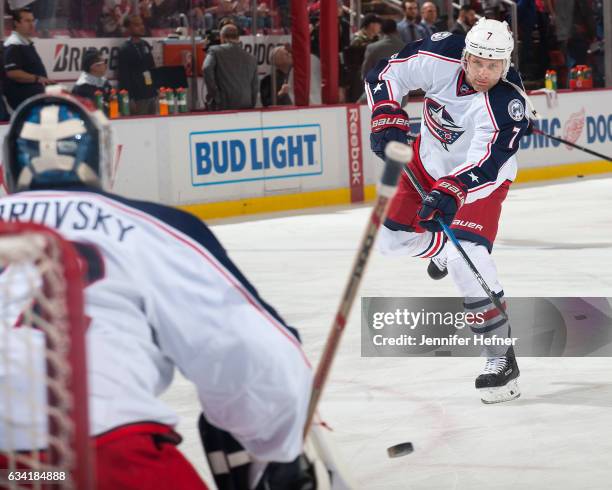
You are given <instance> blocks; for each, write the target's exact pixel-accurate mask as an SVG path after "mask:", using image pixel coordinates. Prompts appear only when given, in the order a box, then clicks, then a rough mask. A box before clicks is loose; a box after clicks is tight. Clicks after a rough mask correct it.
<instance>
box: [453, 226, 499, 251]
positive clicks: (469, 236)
mask: <svg viewBox="0 0 612 490" xmlns="http://www.w3.org/2000/svg"><path fill="white" fill-rule="evenodd" d="M451 229H452V230H453V232H454V233H455V237H456V238H457V240H465V241H466V242H474V243H478V244H479V245H483V246H485V247H486V248H487V250H488V251H489V253H491V251H492V250H493V244H492V243H491V242H490V241H489V240H487V239H486V238H485V237H483V236H481V235H477V234H476V233H472V232H470V231H466V230H461V229H458V228H453V226H452V225H451Z"/></svg>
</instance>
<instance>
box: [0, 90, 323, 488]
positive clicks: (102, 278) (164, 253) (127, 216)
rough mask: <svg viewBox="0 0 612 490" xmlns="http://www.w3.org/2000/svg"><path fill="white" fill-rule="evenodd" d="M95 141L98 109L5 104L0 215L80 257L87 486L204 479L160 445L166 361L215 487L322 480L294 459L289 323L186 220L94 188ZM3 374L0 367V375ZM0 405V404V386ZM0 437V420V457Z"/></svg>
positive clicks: (166, 439) (184, 483) (166, 431)
mask: <svg viewBox="0 0 612 490" xmlns="http://www.w3.org/2000/svg"><path fill="white" fill-rule="evenodd" d="M110 154H111V138H110V131H109V125H108V121H106V118H104V116H103V115H102V114H101V113H100V112H99V111H93V110H91V109H90V108H89V107H87V106H86V105H84V103H81V102H80V101H78V100H77V99H74V98H72V97H70V96H67V95H64V94H61V93H56V94H52V95H50V94H46V95H45V94H43V95H40V96H36V97H34V98H32V99H29V100H28V101H27V102H25V103H24V104H23V105H22V106H21V107H20V108H19V109H18V110H17V111H16V113H15V114H14V115H13V119H12V122H11V126H10V129H9V132H8V134H7V136H6V139H5V145H4V169H5V180H6V185H7V187H8V190H9V192H10V195H8V196H6V197H4V198H2V199H0V219H2V220H4V221H33V222H38V223H43V224H45V225H47V226H49V227H51V228H55V229H57V230H58V231H59V232H60V233H61V234H62V235H63V236H64V237H66V238H67V239H68V240H70V241H71V242H73V243H74V244H75V247H76V248H77V250H78V251H79V252H80V253H81V254H82V258H83V260H84V261H85V262H86V263H87V266H88V267H87V286H86V289H85V302H86V304H85V306H86V310H85V311H86V315H87V317H88V319H89V325H88V331H87V348H88V378H89V381H88V382H89V387H90V402H89V403H90V427H91V434H92V436H94V437H95V439H94V440H95V447H96V473H97V488H98V489H104V490H106V489H108V490H111V489H112V490H129V489H134V490H135V489H170V488H176V489H190V490H198V489H205V488H206V485H205V484H204V482H202V481H201V479H200V478H199V476H198V474H197V473H196V471H195V470H194V469H193V467H192V466H191V465H190V464H189V463H188V462H187V460H186V459H185V458H184V457H183V456H182V454H181V453H180V452H179V451H178V450H177V449H176V448H175V445H176V444H178V442H180V436H179V435H178V434H177V433H176V432H175V431H174V429H173V427H174V426H175V424H176V423H177V415H176V413H175V412H174V411H173V410H172V409H171V408H170V407H169V406H168V405H166V404H165V403H164V402H162V401H161V400H160V399H159V395H161V394H162V393H163V392H164V391H165V390H166V389H167V388H168V386H169V385H170V383H171V381H172V377H173V372H174V369H175V368H178V369H179V370H180V371H181V373H182V374H183V375H184V376H185V377H186V378H187V379H189V380H190V381H192V382H193V384H194V385H195V387H196V388H197V392H198V396H199V400H200V403H201V408H202V412H203V414H204V416H205V418H202V419H201V420H200V428H201V429H202V430H203V432H204V436H203V439H204V442H205V445H206V446H208V443H210V445H211V447H206V449H207V451H208V452H213V451H214V452H216V454H217V458H216V460H211V467H212V471H213V473H214V474H215V478H216V479H217V478H218V479H217V483H218V484H219V485H220V488H223V486H224V485H226V486H225V488H235V489H242V488H255V487H257V488H258V489H263V488H266V489H279V490H280V489H286V488H287V489H288V488H295V489H306V488H314V486H315V485H317V484H318V485H319V488H323V486H322V485H323V483H322V482H321V481H319V483H316V482H315V478H316V477H315V473H316V472H315V470H314V466H313V464H312V462H313V460H312V458H311V459H308V458H305V457H304V456H303V436H302V433H303V429H304V423H305V418H306V411H307V406H308V401H309V396H310V389H311V382H312V370H311V366H310V364H309V362H308V359H307V358H306V356H305V354H304V352H303V351H302V348H301V344H300V340H299V337H298V335H297V332H296V330H294V329H293V328H291V327H289V326H287V324H286V323H285V322H284V321H283V319H282V318H281V317H280V316H279V314H278V313H277V312H276V311H275V310H274V309H273V308H272V307H271V306H270V305H268V304H267V303H266V302H265V301H264V300H263V299H262V298H261V297H260V296H259V295H258V293H257V291H256V290H255V288H254V287H253V286H252V285H251V284H250V283H249V282H248V280H247V279H246V278H245V277H244V276H243V275H242V273H241V272H240V271H239V270H238V268H237V267H236V266H235V265H234V264H233V262H232V261H231V260H230V258H229V257H228V255H227V254H226V252H225V250H224V249H223V247H222V246H221V244H220V243H219V242H218V241H217V239H216V238H215V236H214V235H213V234H212V232H211V231H210V230H209V229H208V228H207V227H206V226H205V225H204V224H203V223H202V222H201V221H199V220H198V219H196V218H195V217H194V216H192V215H190V214H187V213H185V212H182V211H180V210H177V209H173V208H170V207H166V206H162V205H158V204H153V203H149V202H141V201H134V200H129V199H125V198H122V197H119V196H116V195H112V194H109V193H107V192H105V191H104V189H105V187H106V185H107V183H108V182H109V172H110V162H109V158H110ZM0 277H1V275H0ZM1 347H2V346H1V345H0V350H1ZM6 376H8V373H3V372H2V371H1V370H0V385H2V383H7V382H8V381H7V380H6V379H5V377H6ZM24 382H27V381H24ZM24 389H34V388H33V387H27V386H26V387H24ZM0 413H2V414H3V417H4V416H5V415H6V414H7V413H9V412H8V408H7V407H3V399H0ZM3 422H7V419H5V420H3ZM39 422H40V423H41V424H42V423H44V418H41V421H39ZM9 423H10V421H9ZM193 423H194V425H195V424H196V421H195V420H194V421H193ZM0 425H1V424H0ZM41 432H43V433H44V431H42V430H41ZM20 437H22V439H20V441H21V442H20V446H21V447H20V448H19V449H22V450H24V451H27V450H31V449H36V448H33V447H31V444H30V443H29V440H28V433H27V431H26V433H24V434H22V435H21V436H20ZM2 441H3V433H2V429H1V428H0V463H1V462H2V446H3V443H2ZM224 452H225V453H227V452H232V453H233V454H232V456H233V459H232V462H233V463H234V464H231V465H229V467H228V465H224V464H215V462H216V463H223V462H224V461H226V460H225V459H224V457H223V453H224ZM219 455H221V457H219ZM0 467H2V466H0ZM262 473H263V476H262ZM325 473H327V472H325ZM325 477H326V478H327V476H325ZM230 480H232V481H230ZM231 485H234V486H231Z"/></svg>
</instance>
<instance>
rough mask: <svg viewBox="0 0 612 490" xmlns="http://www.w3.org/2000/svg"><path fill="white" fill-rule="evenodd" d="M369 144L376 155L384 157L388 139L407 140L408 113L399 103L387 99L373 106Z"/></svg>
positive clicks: (405, 141)
mask: <svg viewBox="0 0 612 490" xmlns="http://www.w3.org/2000/svg"><path fill="white" fill-rule="evenodd" d="M373 109H374V110H373V111H372V125H371V130H372V133H371V134H370V146H371V147H372V151H373V152H374V153H376V155H377V156H379V157H380V158H382V159H383V160H384V159H385V146H387V143H389V142H390V141H399V142H400V143H404V144H405V143H407V142H408V131H409V130H410V123H409V121H408V114H406V111H404V110H403V109H402V108H401V107H400V105H399V104H398V103H397V102H395V101H393V100H388V101H385V102H379V103H377V104H376V105H375V106H374V107H373Z"/></svg>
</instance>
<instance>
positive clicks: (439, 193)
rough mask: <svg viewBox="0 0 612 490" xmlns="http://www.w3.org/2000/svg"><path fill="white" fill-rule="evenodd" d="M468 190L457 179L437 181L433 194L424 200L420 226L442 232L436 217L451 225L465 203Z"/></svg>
mask: <svg viewBox="0 0 612 490" xmlns="http://www.w3.org/2000/svg"><path fill="white" fill-rule="evenodd" d="M466 194H467V188H466V186H465V184H463V182H461V181H460V180H459V179H457V178H456V177H442V178H440V179H438V180H437V181H436V183H435V184H434V186H433V188H432V189H431V192H430V193H429V194H427V195H426V196H425V197H424V198H423V203H422V204H421V208H420V209H419V212H418V215H419V218H420V220H419V224H420V225H421V226H422V227H423V228H425V229H426V230H429V231H442V226H441V225H440V223H438V221H436V216H439V217H440V218H442V221H444V223H445V224H447V225H448V226H450V225H451V223H452V222H453V219H454V218H455V214H457V211H459V208H461V206H463V204H464V203H465V197H466Z"/></svg>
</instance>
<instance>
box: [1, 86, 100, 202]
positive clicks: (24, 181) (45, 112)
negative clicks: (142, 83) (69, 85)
mask: <svg viewBox="0 0 612 490" xmlns="http://www.w3.org/2000/svg"><path fill="white" fill-rule="evenodd" d="M3 152H4V155H3V157H4V159H3V162H4V165H3V167H4V180H5V183H6V186H7V189H8V191H9V192H17V191H21V190H28V189H45V188H51V187H62V186H71V185H89V186H93V187H99V188H105V187H106V185H107V183H108V182H109V177H110V154H111V131H110V125H109V123H108V120H107V119H106V117H105V116H104V115H103V114H102V113H101V112H100V111H97V110H93V109H90V108H89V107H88V106H87V105H86V104H85V103H81V102H80V101H79V100H77V99H76V98H75V97H73V96H71V95H68V94H66V93H64V92H61V91H59V90H57V89H56V90H54V91H48V92H47V93H45V94H41V95H37V96H34V97H32V98H30V99H28V100H26V101H25V102H24V103H23V104H21V105H20V106H19V107H18V108H17V110H16V111H15V113H14V114H13V117H12V119H11V124H10V128H9V131H8V133H7V135H6V136H5V138H4V148H3Z"/></svg>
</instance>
